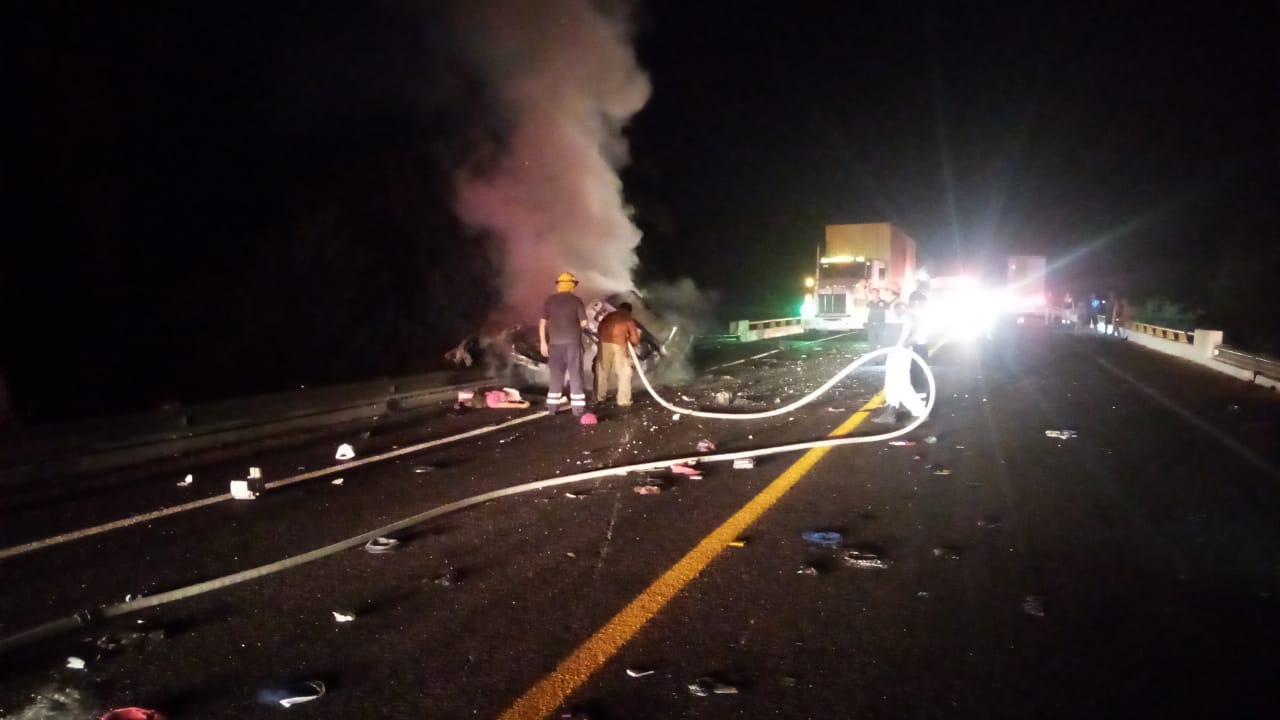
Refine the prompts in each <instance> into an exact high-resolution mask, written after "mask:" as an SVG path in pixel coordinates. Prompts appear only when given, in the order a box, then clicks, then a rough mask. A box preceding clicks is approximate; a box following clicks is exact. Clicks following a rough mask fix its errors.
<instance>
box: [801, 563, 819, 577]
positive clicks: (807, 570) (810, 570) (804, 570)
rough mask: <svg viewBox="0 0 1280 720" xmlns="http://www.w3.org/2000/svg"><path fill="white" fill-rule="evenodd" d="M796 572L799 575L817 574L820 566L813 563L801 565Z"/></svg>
mask: <svg viewBox="0 0 1280 720" xmlns="http://www.w3.org/2000/svg"><path fill="white" fill-rule="evenodd" d="M796 574H797V575H817V574H818V568H816V567H814V566H812V565H801V566H800V569H799V570H796Z"/></svg>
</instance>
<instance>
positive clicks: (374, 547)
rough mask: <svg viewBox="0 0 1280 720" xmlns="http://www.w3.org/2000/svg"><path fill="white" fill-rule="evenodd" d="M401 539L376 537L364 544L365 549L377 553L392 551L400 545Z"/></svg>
mask: <svg viewBox="0 0 1280 720" xmlns="http://www.w3.org/2000/svg"><path fill="white" fill-rule="evenodd" d="M399 545H400V541H399V540H397V539H395V538H389V537H376V538H374V539H372V540H370V541H369V542H367V543H365V544H364V551H365V552H367V553H373V554H374V555H377V554H379V553H385V552H391V551H392V550H395V549H396V548H397V547H399Z"/></svg>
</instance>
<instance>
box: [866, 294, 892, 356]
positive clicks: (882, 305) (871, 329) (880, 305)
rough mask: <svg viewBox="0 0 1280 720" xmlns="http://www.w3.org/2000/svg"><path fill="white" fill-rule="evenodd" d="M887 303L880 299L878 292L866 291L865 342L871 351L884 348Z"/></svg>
mask: <svg viewBox="0 0 1280 720" xmlns="http://www.w3.org/2000/svg"><path fill="white" fill-rule="evenodd" d="M888 307H889V303H887V302H885V301H884V300H881V299H880V290H879V289H878V288H871V289H870V290H868V291H867V342H868V343H870V344H871V349H872V350H879V349H880V348H882V347H884V317H885V310H886V309H888Z"/></svg>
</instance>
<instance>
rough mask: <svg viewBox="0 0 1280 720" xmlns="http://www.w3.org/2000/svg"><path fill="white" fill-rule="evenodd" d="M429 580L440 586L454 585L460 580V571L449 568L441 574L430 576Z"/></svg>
mask: <svg viewBox="0 0 1280 720" xmlns="http://www.w3.org/2000/svg"><path fill="white" fill-rule="evenodd" d="M431 582H432V583H433V584H435V585H439V586H440V587H454V586H455V585H457V584H459V583H461V582H462V573H460V572H458V570H457V568H449V569H448V570H447V571H445V572H444V573H443V574H441V575H437V576H436V577H434V578H432V579H431Z"/></svg>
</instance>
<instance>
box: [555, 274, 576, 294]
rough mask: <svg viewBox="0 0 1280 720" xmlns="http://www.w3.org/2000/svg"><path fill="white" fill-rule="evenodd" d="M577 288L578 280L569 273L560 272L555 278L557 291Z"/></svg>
mask: <svg viewBox="0 0 1280 720" xmlns="http://www.w3.org/2000/svg"><path fill="white" fill-rule="evenodd" d="M577 286H578V278H576V277H574V275H573V273H571V272H562V273H560V276H559V277H557V278H556V289H557V290H572V289H574V288H575V287H577Z"/></svg>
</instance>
